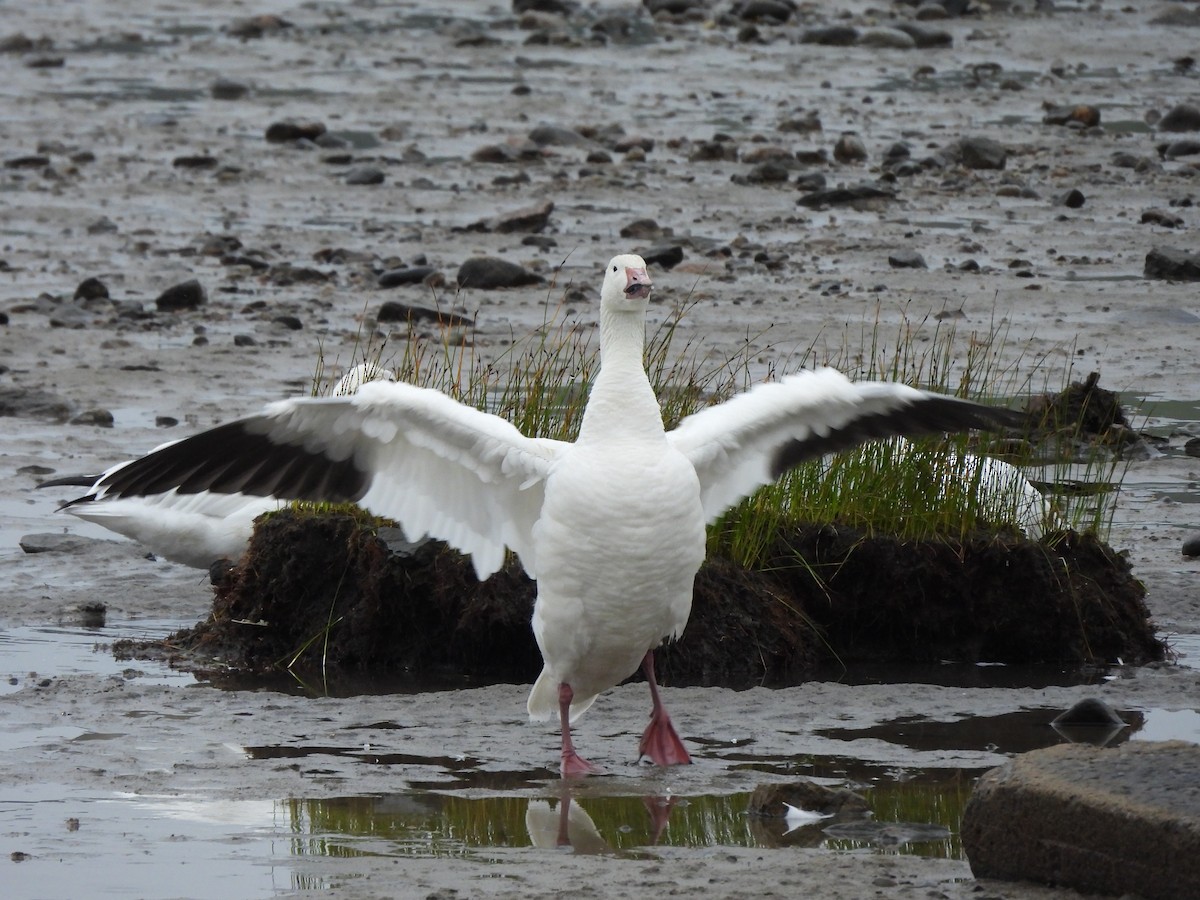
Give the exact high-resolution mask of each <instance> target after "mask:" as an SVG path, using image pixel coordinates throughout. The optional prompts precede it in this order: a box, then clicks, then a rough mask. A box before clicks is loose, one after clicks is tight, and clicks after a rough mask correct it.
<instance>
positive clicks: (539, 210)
mask: <svg viewBox="0 0 1200 900" xmlns="http://www.w3.org/2000/svg"><path fill="white" fill-rule="evenodd" d="M552 212H554V203H553V201H551V200H546V201H545V202H543V203H538V204H536V205H534V206H526V207H522V208H521V209H514V210H512V211H511V212H506V213H501V214H500V215H498V216H493V217H492V218H490V219H484V220H481V221H479V222H476V223H475V224H474V225H471V226H469V227H468V229H467V230H468V231H495V232H497V233H499V234H513V233H514V232H522V231H523V232H530V233H534V234H536V233H537V232H539V231H542V230H544V229H545V227H546V226H547V225H548V224H550V214H551V213H552Z"/></svg>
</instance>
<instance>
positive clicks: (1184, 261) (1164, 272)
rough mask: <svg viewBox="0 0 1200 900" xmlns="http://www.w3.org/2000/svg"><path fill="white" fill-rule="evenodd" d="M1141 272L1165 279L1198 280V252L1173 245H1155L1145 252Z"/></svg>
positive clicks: (1150, 276)
mask: <svg viewBox="0 0 1200 900" xmlns="http://www.w3.org/2000/svg"><path fill="white" fill-rule="evenodd" d="M1142 274H1143V275H1145V277H1147V278H1161V279H1164V280H1166V281H1200V254H1197V253H1191V252H1189V251H1187V250H1178V249H1176V248H1174V247H1155V248H1154V249H1153V250H1151V251H1150V252H1149V253H1147V254H1146V265H1145V268H1144V269H1143V271H1142Z"/></svg>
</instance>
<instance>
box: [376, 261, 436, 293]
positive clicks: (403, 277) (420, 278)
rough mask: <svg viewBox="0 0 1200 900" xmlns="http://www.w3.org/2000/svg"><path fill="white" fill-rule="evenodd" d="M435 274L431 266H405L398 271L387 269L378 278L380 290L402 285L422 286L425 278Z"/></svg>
mask: <svg viewBox="0 0 1200 900" xmlns="http://www.w3.org/2000/svg"><path fill="white" fill-rule="evenodd" d="M436 274H437V269H435V268H434V267H433V266H405V267H403V268H399V269H388V270H387V271H386V272H383V273H382V274H381V275H380V276H379V280H378V284H379V286H380V287H381V288H393V287H400V286H401V285H404V284H423V283H424V282H425V280H426V279H427V278H430V277H431V276H433V275H436Z"/></svg>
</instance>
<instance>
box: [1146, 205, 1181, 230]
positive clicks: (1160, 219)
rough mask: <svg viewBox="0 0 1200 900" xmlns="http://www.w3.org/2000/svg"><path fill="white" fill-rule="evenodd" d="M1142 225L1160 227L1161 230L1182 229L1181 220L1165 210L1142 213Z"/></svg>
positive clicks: (1150, 210) (1149, 210)
mask: <svg viewBox="0 0 1200 900" xmlns="http://www.w3.org/2000/svg"><path fill="white" fill-rule="evenodd" d="M1141 223H1142V224H1143V225H1161V226H1162V227H1163V228H1181V227H1183V218H1182V217H1181V216H1177V215H1175V213H1173V212H1168V211H1167V210H1165V209H1148V210H1146V211H1145V212H1143V213H1142V218H1141Z"/></svg>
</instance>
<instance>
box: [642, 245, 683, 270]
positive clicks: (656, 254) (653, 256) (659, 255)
mask: <svg viewBox="0 0 1200 900" xmlns="http://www.w3.org/2000/svg"><path fill="white" fill-rule="evenodd" d="M640 256H641V257H642V259H644V260H645V261H646V262H647V263H648V264H655V263H657V264H658V265H660V266H662V267H663V268H664V269H673V268H675V267H676V266H677V265H679V264H680V263H681V262H683V247H681V246H679V245H678V244H665V245H660V246H658V247H650V248H649V249H647V250H642V251H640Z"/></svg>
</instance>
